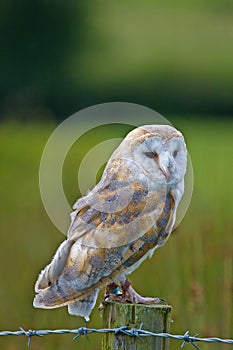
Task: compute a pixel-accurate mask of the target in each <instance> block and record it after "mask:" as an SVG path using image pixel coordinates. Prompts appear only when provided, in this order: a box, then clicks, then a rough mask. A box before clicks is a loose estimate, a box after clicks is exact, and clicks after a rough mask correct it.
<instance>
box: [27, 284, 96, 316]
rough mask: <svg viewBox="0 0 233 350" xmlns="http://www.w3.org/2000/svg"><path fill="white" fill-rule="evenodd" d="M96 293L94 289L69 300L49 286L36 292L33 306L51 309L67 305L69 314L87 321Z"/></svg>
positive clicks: (94, 302) (93, 305)
mask: <svg viewBox="0 0 233 350" xmlns="http://www.w3.org/2000/svg"><path fill="white" fill-rule="evenodd" d="M98 294H99V289H94V291H93V292H92V293H91V294H89V295H87V296H86V297H85V298H83V299H81V298H80V299H75V300H72V301H70V302H69V301H67V300H66V298H62V297H61V296H60V295H58V294H57V293H56V290H55V288H53V287H52V288H51V287H50V288H47V289H45V290H42V291H40V292H39V293H38V294H36V296H35V298H34V301H33V306H34V307H36V308H42V309H53V308H57V307H61V306H65V305H67V306H68V312H69V314H71V315H75V316H81V317H84V318H85V320H86V321H89V316H90V314H91V311H92V309H93V308H94V307H95V304H96V300H97V297H98Z"/></svg>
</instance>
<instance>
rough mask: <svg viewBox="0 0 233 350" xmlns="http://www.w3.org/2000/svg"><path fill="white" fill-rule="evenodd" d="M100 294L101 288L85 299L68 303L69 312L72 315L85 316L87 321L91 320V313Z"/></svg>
mask: <svg viewBox="0 0 233 350" xmlns="http://www.w3.org/2000/svg"><path fill="white" fill-rule="evenodd" d="M98 294H99V289H95V290H94V291H93V292H92V293H91V294H89V295H88V296H87V297H86V298H85V299H80V300H76V301H74V302H73V303H72V304H69V305H68V312H69V314H70V315H75V316H81V317H84V319H85V320H86V321H89V320H90V318H89V316H90V314H91V312H92V310H93V309H94V307H95V304H96V300H97V297H98Z"/></svg>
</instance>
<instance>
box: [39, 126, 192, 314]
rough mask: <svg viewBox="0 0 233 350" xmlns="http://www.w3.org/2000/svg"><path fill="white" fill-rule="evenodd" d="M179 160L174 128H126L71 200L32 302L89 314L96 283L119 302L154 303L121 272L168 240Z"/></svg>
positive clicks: (182, 165)
mask: <svg viewBox="0 0 233 350" xmlns="http://www.w3.org/2000/svg"><path fill="white" fill-rule="evenodd" d="M186 165H187V150H186V145H185V141H184V138H183V136H182V134H181V133H180V132H179V131H178V130H176V129H175V128H174V127H172V126H169V125H145V126H141V127H138V128H136V129H134V130H133V131H131V132H130V133H129V134H128V135H127V136H126V137H125V139H124V140H123V141H122V142H121V144H120V145H119V147H118V148H117V149H116V150H115V151H114V153H113V154H112V156H111V157H110V159H109V161H108V163H107V165H106V168H105V170H104V172H103V175H102V178H101V180H100V182H99V183H98V184H97V185H96V186H95V187H94V188H93V189H92V190H91V191H90V192H89V193H88V194H87V195H86V196H84V197H82V198H81V199H79V200H77V202H76V203H75V204H74V207H73V209H74V211H73V212H72V213H71V224H70V227H69V229H68V233H67V239H66V240H65V241H64V242H63V243H62V244H61V245H60V247H59V248H58V249H57V251H56V253H55V255H54V257H53V259H52V261H51V263H50V264H49V265H47V266H46V267H45V269H44V270H42V272H41V273H40V275H39V277H38V280H37V282H36V284H35V292H36V295H35V298H34V302H33V305H34V307H37V308H45V309H51V308H57V307H61V306H68V312H69V313H70V314H72V315H76V316H82V317H84V318H85V320H89V316H90V314H91V311H92V309H93V308H94V306H95V304H96V300H97V296H98V293H99V290H100V289H101V288H103V287H106V290H107V293H108V294H110V295H112V296H113V297H114V296H115V297H116V298H118V299H119V300H120V301H122V302H124V301H128V302H133V303H145V304H150V303H156V302H160V301H161V300H162V299H161V298H149V297H142V296H140V295H139V294H138V293H137V292H136V291H135V290H134V289H133V287H132V285H131V283H130V282H129V280H128V279H127V275H128V274H130V273H132V272H133V271H134V270H135V269H137V268H138V267H139V265H140V264H141V263H142V262H143V261H144V260H145V259H146V258H148V257H151V256H152V254H153V253H154V251H155V249H156V248H158V247H160V246H162V245H163V244H164V243H165V242H166V241H167V239H168V238H169V235H170V233H171V232H172V229H173V227H174V223H175V219H176V211H177V207H178V204H179V202H180V200H181V198H182V195H183V193H184V176H185V173H186ZM119 286H121V291H122V292H121V294H120V293H119V292H118V291H119Z"/></svg>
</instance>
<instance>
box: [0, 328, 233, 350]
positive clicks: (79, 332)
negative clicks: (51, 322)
mask: <svg viewBox="0 0 233 350" xmlns="http://www.w3.org/2000/svg"><path fill="white" fill-rule="evenodd" d="M142 326H143V324H141V325H140V327H139V328H130V327H129V326H122V327H119V328H103V329H94V328H86V327H81V328H77V329H55V330H51V329H41V330H32V329H29V330H25V329H23V328H22V327H20V328H19V329H20V330H19V331H0V336H10V335H14V336H21V335H24V336H26V337H27V338H28V347H30V344H31V338H32V337H34V336H38V337H42V336H44V335H49V334H73V335H75V336H74V337H73V339H74V340H76V339H77V338H79V337H80V336H85V337H86V338H87V339H88V335H89V334H92V333H114V334H116V335H118V334H124V335H128V336H130V337H136V338H138V339H140V340H141V341H143V337H159V338H171V339H177V340H182V341H183V343H182V344H181V348H183V347H184V346H185V345H186V343H190V344H191V345H192V346H193V347H194V348H195V349H198V350H201V348H200V347H199V346H197V344H195V343H196V342H206V343H214V342H218V343H225V344H233V339H221V338H216V337H214V338H200V337H198V336H199V334H196V335H195V336H190V335H189V331H187V332H185V334H184V335H175V334H169V333H153V332H150V331H146V330H144V329H142Z"/></svg>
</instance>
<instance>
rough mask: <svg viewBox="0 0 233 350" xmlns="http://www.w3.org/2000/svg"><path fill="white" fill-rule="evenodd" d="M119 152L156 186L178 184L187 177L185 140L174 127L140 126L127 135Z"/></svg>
mask: <svg viewBox="0 0 233 350" xmlns="http://www.w3.org/2000/svg"><path fill="white" fill-rule="evenodd" d="M118 150H119V151H120V153H121V156H123V157H125V158H130V159H131V160H133V161H134V162H135V163H136V164H137V165H138V166H139V167H140V168H142V169H143V172H144V173H145V174H146V175H147V176H148V178H150V180H152V181H155V182H156V183H160V184H167V185H173V184H174V185H175V184H177V183H178V182H180V181H181V180H182V179H183V178H184V175H185V172H186V165H187V150H186V145H185V141H184V137H183V136H182V134H181V133H180V132H179V131H178V130H176V129H175V128H173V127H172V126H170V125H144V126H140V127H139V128H137V129H134V130H133V131H131V132H130V133H129V134H128V135H127V136H126V138H125V139H124V141H123V142H122V143H121V145H120V147H119V149H118ZM118 154H119V153H118Z"/></svg>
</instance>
